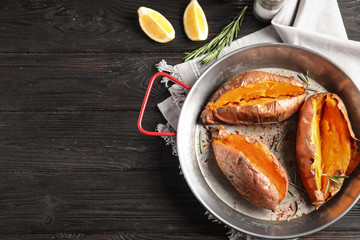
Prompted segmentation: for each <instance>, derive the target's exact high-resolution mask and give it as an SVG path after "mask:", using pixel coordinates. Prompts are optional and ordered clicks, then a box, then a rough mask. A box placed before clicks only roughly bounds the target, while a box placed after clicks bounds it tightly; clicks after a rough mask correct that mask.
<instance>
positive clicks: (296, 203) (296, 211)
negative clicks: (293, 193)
mask: <svg viewBox="0 0 360 240" xmlns="http://www.w3.org/2000/svg"><path fill="white" fill-rule="evenodd" d="M298 211H299V204H298V202H297V201H295V212H294V214H293V215H292V216H291V217H289V218H288V221H289V220H291V219H293V218H294V217H296V214H297V213H298Z"/></svg>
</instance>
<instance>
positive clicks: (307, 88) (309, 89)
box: [305, 87, 317, 92]
mask: <svg viewBox="0 0 360 240" xmlns="http://www.w3.org/2000/svg"><path fill="white" fill-rule="evenodd" d="M305 89H306V90H308V91H313V92H317V90H315V89H313V88H309V87H306V88H305Z"/></svg>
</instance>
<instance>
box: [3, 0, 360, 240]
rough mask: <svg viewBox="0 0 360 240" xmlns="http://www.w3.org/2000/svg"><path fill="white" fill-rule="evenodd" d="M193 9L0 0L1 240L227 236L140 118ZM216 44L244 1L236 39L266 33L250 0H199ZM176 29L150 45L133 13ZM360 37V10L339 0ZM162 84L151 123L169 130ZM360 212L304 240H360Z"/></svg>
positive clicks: (188, 45)
mask: <svg viewBox="0 0 360 240" xmlns="http://www.w3.org/2000/svg"><path fill="white" fill-rule="evenodd" d="M187 3H188V1H167V0H153V1H149V0H148V1H145V0H142V1H133V0H101V1H94V0H75V1H74V0H57V1H56V0H1V1H0V132H1V134H0V239H112V240H116V239H170V238H173V239H226V232H227V229H225V228H224V226H223V225H219V224H217V223H213V222H211V221H209V220H208V219H207V216H206V215H204V212H205V209H204V207H203V206H202V205H201V204H200V203H199V202H198V201H197V199H196V198H195V197H194V196H193V194H192V193H191V191H190V189H189V187H188V185H187V184H186V182H185V180H184V179H183V177H182V176H181V175H179V168H178V167H179V163H178V160H177V158H176V157H174V156H172V154H171V148H170V147H169V146H166V145H165V143H164V141H163V139H161V138H160V137H149V136H144V135H142V134H140V133H139V131H138V129H137V126H136V121H137V117H138V113H139V109H140V106H141V103H142V99H143V96H144V93H145V89H146V87H147V83H148V81H149V77H150V76H151V75H152V74H154V73H155V72H156V68H155V64H156V63H158V62H159V61H160V60H161V59H165V60H166V61H167V62H168V63H169V64H176V63H179V62H181V61H182V57H183V56H184V52H186V51H190V50H193V49H195V48H197V47H199V46H201V45H202V44H203V43H201V42H200V43H199V42H192V41H190V40H188V39H187V37H186V36H185V33H184V30H183V25H182V24H183V23H182V15H183V11H184V9H185V7H186V5H187ZM200 3H201V5H202V7H203V9H204V11H205V12H206V15H207V19H208V22H209V25H210V38H211V37H213V36H214V35H216V34H217V33H219V32H220V30H221V29H222V27H224V26H225V25H226V24H227V23H228V22H230V20H231V19H232V18H233V17H234V16H235V15H236V14H237V13H238V12H239V11H240V9H241V8H242V7H243V6H245V5H248V6H249V10H248V11H247V13H246V17H245V21H244V23H243V26H242V29H241V32H240V37H241V36H245V35H247V34H249V33H252V32H254V31H256V30H259V29H261V28H263V27H265V26H266V24H263V23H260V22H258V21H257V20H256V19H255V18H254V17H253V15H252V6H251V5H252V1H251V0H244V1H236V0H234V1H231V0H227V1H221V0H217V1H216V0H206V1H200ZM142 5H143V6H147V7H151V8H154V9H156V10H158V11H160V12H162V13H163V14H164V15H165V16H166V17H167V18H168V19H169V20H170V21H171V22H172V24H173V25H174V28H175V30H176V39H175V40H173V41H172V42H170V43H167V44H158V43H155V42H153V41H152V40H150V39H149V38H147V37H146V35H145V34H144V33H143V32H142V31H141V29H140V27H139V24H138V17H137V13H136V10H137V8H138V7H140V6H142ZM339 5H340V8H341V12H342V16H343V20H344V24H345V27H346V29H347V33H348V36H349V38H350V39H352V40H357V41H360V2H359V1H358V0H353V1H351V0H342V1H339ZM167 96H169V93H168V91H167V90H166V88H165V87H164V86H163V85H162V84H160V83H156V84H155V88H154V90H153V91H152V96H151V98H150V102H151V103H150V104H149V107H148V109H147V111H146V113H145V119H144V127H145V128H146V129H154V128H155V126H156V124H158V123H164V122H165V120H164V119H163V117H162V115H161V114H160V112H159V111H158V109H157V107H156V103H158V102H160V101H162V100H164V99H165V98H166V97H167ZM359 217H360V204H359V203H358V204H357V205H355V207H354V208H353V209H352V210H351V211H350V212H349V213H347V214H346V216H344V217H343V218H342V219H341V220H340V221H338V222H337V223H336V224H333V225H331V226H330V227H328V228H326V229H325V230H323V231H320V232H318V233H315V234H313V235H311V236H309V237H308V238H306V239H345V238H351V239H360V220H359Z"/></svg>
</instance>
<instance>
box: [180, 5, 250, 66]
mask: <svg viewBox="0 0 360 240" xmlns="http://www.w3.org/2000/svg"><path fill="white" fill-rule="evenodd" d="M246 9H247V6H245V7H244V8H243V9H242V10H241V12H240V13H239V14H238V15H237V16H236V17H235V18H234V19H233V20H232V21H231V22H230V23H229V24H228V25H227V26H226V27H224V28H223V30H222V31H221V32H220V33H219V34H218V35H217V36H216V37H214V38H213V39H212V40H211V41H210V42H207V43H206V44H205V45H203V46H202V47H200V48H198V49H196V50H194V51H192V52H191V53H188V54H187V55H186V56H185V57H184V58H183V59H184V61H188V60H191V59H194V58H196V57H199V56H202V55H203V54H205V53H209V54H208V55H207V56H205V57H204V58H203V59H201V62H202V63H203V64H208V63H209V62H211V61H212V60H214V59H217V57H218V56H219V54H220V52H221V50H222V49H223V48H224V47H226V46H230V44H231V42H232V41H233V39H234V38H236V37H237V34H238V31H239V30H240V26H241V24H242V21H243V20H244V17H245V11H246Z"/></svg>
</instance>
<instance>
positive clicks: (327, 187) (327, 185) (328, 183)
mask: <svg viewBox="0 0 360 240" xmlns="http://www.w3.org/2000/svg"><path fill="white" fill-rule="evenodd" d="M329 185H330V179H329V178H328V182H327V184H326V188H325V192H324V196H326V193H327V191H328V190H329Z"/></svg>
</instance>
